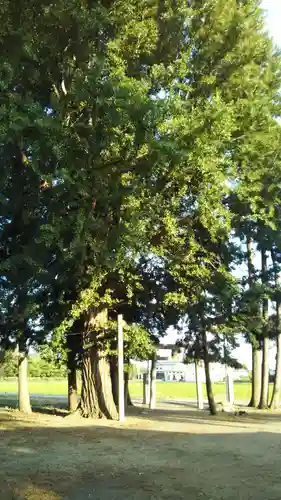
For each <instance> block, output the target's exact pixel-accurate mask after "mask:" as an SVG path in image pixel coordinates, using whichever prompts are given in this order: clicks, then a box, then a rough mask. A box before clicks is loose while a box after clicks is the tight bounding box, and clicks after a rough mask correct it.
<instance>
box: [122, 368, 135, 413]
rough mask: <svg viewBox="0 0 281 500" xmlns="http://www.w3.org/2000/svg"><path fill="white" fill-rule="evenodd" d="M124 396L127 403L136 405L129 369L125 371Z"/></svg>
mask: <svg viewBox="0 0 281 500" xmlns="http://www.w3.org/2000/svg"><path fill="white" fill-rule="evenodd" d="M124 397H125V405H127V406H134V405H133V403H132V400H131V396H130V390H129V372H128V371H124Z"/></svg>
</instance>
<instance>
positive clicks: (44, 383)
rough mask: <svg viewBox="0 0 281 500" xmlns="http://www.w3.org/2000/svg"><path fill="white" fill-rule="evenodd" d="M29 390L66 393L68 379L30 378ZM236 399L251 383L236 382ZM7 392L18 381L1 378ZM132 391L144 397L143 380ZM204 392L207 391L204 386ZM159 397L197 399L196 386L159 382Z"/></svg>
mask: <svg viewBox="0 0 281 500" xmlns="http://www.w3.org/2000/svg"><path fill="white" fill-rule="evenodd" d="M213 389H214V393H215V396H216V398H217V399H220V398H223V397H224V394H225V385H224V384H213ZM29 390H30V393H31V394H50V395H66V394H67V382H66V380H30V382H29ZM234 391H235V399H236V400H238V401H240V400H241V401H244V400H245V401H246V400H248V399H249V398H250V392H251V386H250V383H236V384H235V388H234ZM5 392H17V382H16V380H14V381H9V380H0V394H1V393H5ZM130 393H131V396H132V397H133V398H141V397H142V382H140V381H133V382H131V383H130ZM204 394H205V397H206V391H205V387H204ZM157 399H196V387H195V383H192V382H157Z"/></svg>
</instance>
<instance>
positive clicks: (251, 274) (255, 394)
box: [246, 235, 262, 408]
mask: <svg viewBox="0 0 281 500" xmlns="http://www.w3.org/2000/svg"><path fill="white" fill-rule="evenodd" d="M246 244H247V267H248V281H249V288H250V289H251V288H252V286H253V284H254V278H255V266H254V262H253V241H252V238H251V237H250V236H249V235H248V236H247V242H246ZM261 361H262V352H261V348H260V343H259V341H258V339H257V340H256V343H254V342H253V343H252V394H251V400H250V402H249V405H248V406H250V407H253V408H257V407H258V405H259V402H260V397H261Z"/></svg>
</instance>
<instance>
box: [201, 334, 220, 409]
mask: <svg viewBox="0 0 281 500" xmlns="http://www.w3.org/2000/svg"><path fill="white" fill-rule="evenodd" d="M202 340H203V346H202V347H203V353H204V367H205V376H206V390H207V397H208V403H209V409H210V413H211V415H216V414H217V405H216V402H215V398H214V394H213V388H212V380H211V375H210V360H209V352H208V341H207V334H206V332H205V330H204V331H203V333H202Z"/></svg>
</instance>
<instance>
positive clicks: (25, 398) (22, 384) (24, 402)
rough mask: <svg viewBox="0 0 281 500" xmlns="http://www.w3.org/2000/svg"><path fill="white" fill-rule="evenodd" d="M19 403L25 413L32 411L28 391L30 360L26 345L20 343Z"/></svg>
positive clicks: (20, 408)
mask: <svg viewBox="0 0 281 500" xmlns="http://www.w3.org/2000/svg"><path fill="white" fill-rule="evenodd" d="M18 356H19V357H18V405H19V410H20V411H22V412H24V413H31V412H32V410H31V405H30V397H29V391H28V375H27V368H28V360H27V352H26V349H25V346H23V345H22V344H21V343H20V344H19V352H18Z"/></svg>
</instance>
